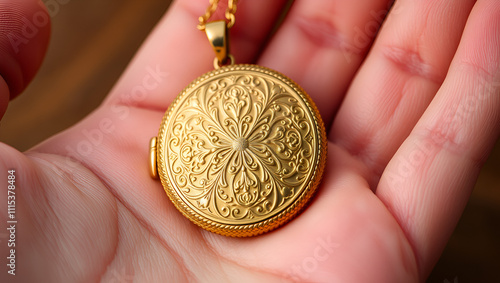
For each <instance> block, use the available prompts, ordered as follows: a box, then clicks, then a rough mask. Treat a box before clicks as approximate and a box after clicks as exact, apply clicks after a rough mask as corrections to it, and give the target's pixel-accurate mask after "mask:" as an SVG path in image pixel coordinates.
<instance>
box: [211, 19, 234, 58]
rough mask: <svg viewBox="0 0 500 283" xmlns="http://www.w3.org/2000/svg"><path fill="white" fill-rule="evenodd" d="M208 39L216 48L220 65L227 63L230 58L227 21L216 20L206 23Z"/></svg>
mask: <svg viewBox="0 0 500 283" xmlns="http://www.w3.org/2000/svg"><path fill="white" fill-rule="evenodd" d="M205 33H206V34H207V37H208V41H210V44H211V45H212V48H213V49H214V52H215V56H216V57H217V60H218V61H219V62H218V65H224V64H226V62H227V60H228V58H229V56H230V55H229V33H228V28H227V23H226V21H215V22H210V23H207V24H206V25H205Z"/></svg>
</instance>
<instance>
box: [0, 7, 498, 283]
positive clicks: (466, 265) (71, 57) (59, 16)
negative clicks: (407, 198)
mask: <svg viewBox="0 0 500 283" xmlns="http://www.w3.org/2000/svg"><path fill="white" fill-rule="evenodd" d="M169 2H170V1H169V0H148V1H138V0H106V1H102V0H86V1H76V0H74V1H68V3H67V4H64V5H61V7H60V11H59V12H58V13H55V15H54V16H53V18H52V21H53V28H52V29H53V36H52V42H51V46H50V49H49V52H48V55H47V58H46V60H45V63H44V65H43V67H42V69H41V71H40V73H39V74H38V76H37V78H36V79H35V81H34V82H33V83H32V84H31V85H30V87H29V88H28V90H27V91H26V92H25V93H24V94H23V95H22V96H20V97H19V98H17V99H16V100H15V101H14V102H12V103H11V104H10V105H9V109H8V111H7V114H6V116H5V118H4V119H3V120H2V123H1V124H0V140H1V141H2V142H5V143H7V144H10V145H12V146H14V147H16V148H18V149H20V150H26V149H28V148H30V147H32V146H33V145H35V144H37V143H38V142H40V141H42V140H44V139H45V138H47V137H49V136H51V135H53V134H55V133H57V132H59V131H61V130H63V129H65V128H67V127H69V126H71V125H73V124H74V123H76V122H77V121H79V120H80V119H81V118H82V117H84V116H85V115H87V114H88V113H89V112H90V111H92V110H93V109H94V108H95V107H96V106H97V105H98V104H99V103H100V102H101V101H102V100H103V98H104V97H105V95H106V94H107V92H108V91H109V90H110V89H111V87H112V86H113V84H114V83H115V81H116V80H117V79H118V77H119V75H120V74H121V72H122V71H123V70H124V68H125V67H126V66H127V64H128V62H129V60H130V59H131V58H132V56H133V55H134V53H135V52H136V50H137V48H138V47H139V46H140V44H141V43H142V41H143V40H144V39H145V37H146V36H147V35H148V33H149V32H150V31H151V29H152V28H153V27H154V25H155V24H156V22H157V21H158V20H159V19H160V17H161V16H162V15H163V13H164V12H165V10H166V9H167V7H168V5H169ZM207 2H208V0H207ZM499 173H500V143H497V146H496V149H495V151H494V154H493V156H492V157H491V158H490V159H489V161H488V162H487V164H486V166H485V168H484V169H483V170H482V172H481V176H480V178H479V180H478V183H477V186H476V189H475V191H474V193H473V195H472V198H471V201H470V202H469V204H468V206H467V208H466V210H465V213H464V215H463V217H462V219H461V221H460V223H459V225H458V227H457V229H456V230H455V233H454V234H453V236H452V238H451V240H450V242H449V244H448V246H447V247H446V250H445V251H444V254H443V256H442V257H441V259H440V261H439V263H438V264H437V266H436V268H435V269H434V271H433V273H432V274H431V276H430V278H429V282H450V283H455V282H460V283H462V282H500V275H499V274H498V268H499V267H500V174H499Z"/></svg>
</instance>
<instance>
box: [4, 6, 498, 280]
mask: <svg viewBox="0 0 500 283" xmlns="http://www.w3.org/2000/svg"><path fill="white" fill-rule="evenodd" d="M3 2H4V3H7V2H9V1H7V0H2V1H0V3H3ZM26 2H30V1H26ZM33 2H35V1H33ZM207 2H208V1H206V0H196V1H184V0H179V1H177V2H176V3H174V4H173V5H172V7H171V8H170V10H169V12H168V13H167V15H166V16H165V17H164V19H163V20H162V21H161V22H160V23H159V24H158V26H157V28H156V29H155V31H154V32H153V33H152V35H151V36H150V38H149V39H148V40H147V42H146V43H145V45H144V46H143V48H142V49H141V50H140V51H139V53H138V54H137V56H136V58H135V59H134V60H133V62H132V63H131V65H130V66H129V68H128V69H127V71H126V72H125V73H124V75H123V77H122V79H121V80H120V81H119V82H118V84H117V85H116V87H115V88H114V90H113V91H112V92H111V93H110V95H109V96H108V98H107V100H106V101H105V102H104V103H103V104H102V106H101V107H99V108H98V109H97V110H96V111H95V112H93V113H92V114H91V115H89V117H87V118H86V119H85V120H83V121H82V122H81V123H79V124H77V125H76V126H74V127H72V128H71V129H69V130H67V131H65V132H63V133H61V134H59V135H57V136H55V137H53V138H51V139H49V140H48V141H46V142H44V143H42V144H40V145H39V146H37V147H35V148H33V149H31V150H30V151H28V152H26V153H20V152H18V151H16V150H15V149H13V148H10V147H8V146H6V145H3V144H0V156H1V159H0V170H1V171H0V176H3V177H2V180H6V179H7V171H8V170H10V169H14V170H15V171H16V173H15V174H16V179H17V184H18V189H17V198H16V201H17V202H16V203H17V206H16V207H17V211H16V217H17V219H19V223H18V225H17V231H16V233H17V234H16V235H17V238H16V239H17V243H18V246H17V250H16V257H17V259H18V265H17V270H16V273H17V275H16V276H15V277H13V276H10V275H8V274H7V273H6V272H3V273H2V274H1V275H0V276H1V277H0V278H2V280H1V281H2V282H14V281H16V280H17V282H92V281H99V280H102V281H104V282H119V281H122V282H123V281H125V282H127V281H128V282H131V281H134V282H179V281H202V282H224V281H234V282H257V281H261V282H274V281H278V282H281V281H286V280H291V281H293V280H295V281H310V282H414V281H422V280H425V278H426V276H427V275H428V273H429V272H430V270H431V269H432V267H433V265H434V264H435V262H436V261H437V259H438V258H439V255H440V253H441V251H442V249H443V248H444V245H445V244H446V241H447V239H448V237H449V235H450V234H451V232H452V230H453V228H454V226H455V224H456V222H457V221H458V218H459V216H460V214H461V212H462V210H463V208H464V206H465V204H466V202H467V199H468V197H469V194H470V192H471V190H472V187H473V185H474V182H475V178H476V177H477V174H478V172H479V169H480V167H481V164H482V162H483V161H484V160H485V158H486V157H487V156H488V153H489V152H490V150H491V147H492V146H493V144H494V142H495V140H496V138H497V137H498V135H499V131H500V130H499V129H500V95H499V94H500V92H499V90H500V83H499V82H500V69H499V66H500V47H499V46H500V44H499V42H500V20H499V19H500V3H499V2H498V1H496V0H479V1H472V0H464V1H444V0H437V1H404V0H402V1H398V2H397V3H396V4H395V6H394V7H393V8H392V11H391V12H390V13H389V16H388V18H387V19H386V20H385V22H384V24H383V26H382V28H381V29H380V31H378V28H379V27H380V25H381V24H382V21H383V19H384V17H385V12H387V10H388V8H389V7H390V4H389V2H390V1H384V0H357V1H335V0H317V1H305V0H300V1H295V3H294V5H293V7H292V9H291V11H290V13H289V15H288V16H287V18H286V20H285V21H284V23H283V25H282V26H281V27H280V29H279V30H278V32H277V33H276V34H275V35H274V36H273V37H272V38H271V39H269V40H266V39H268V34H269V33H270V31H271V29H272V27H273V25H274V24H275V22H276V21H277V18H278V15H279V13H280V11H281V10H282V9H283V8H284V7H285V2H286V1H282V0H273V1H265V0H258V1H241V3H240V5H239V7H238V12H237V20H236V22H237V23H236V26H235V27H233V28H232V29H231V37H232V38H231V40H232V42H231V45H232V50H233V51H234V52H233V54H234V56H235V57H236V61H237V62H239V63H252V62H255V63H257V64H260V65H263V66H266V67H270V68H273V69H275V70H278V71H280V72H282V73H284V74H286V75H287V76H289V77H291V78H292V79H294V80H296V81H297V82H298V83H299V84H300V85H302V87H303V88H304V89H305V90H306V91H307V92H308V93H309V94H310V95H311V97H312V98H313V100H314V101H315V102H316V104H317V106H318V108H319V109H320V112H321V115H322V117H323V120H324V121H325V124H326V125H327V131H328V136H329V144H328V159H327V167H326V171H325V175H324V179H323V182H322V184H321V186H320V188H319V190H318V193H317V195H316V197H315V198H314V199H313V201H312V203H311V204H310V206H309V207H308V208H307V209H306V210H305V211H304V212H303V213H302V214H300V215H299V216H298V217H297V218H296V219H295V220H293V221H292V222H290V223H289V224H287V225H285V226H284V227H282V228H280V229H278V230H275V231H273V232H270V233H268V234H265V235H262V236H258V237H253V238H243V239H239V238H228V237H224V236H220V235H216V234H212V233H210V232H207V231H204V230H202V229H200V228H198V227H197V226H195V225H194V224H192V223H191V222H189V220H187V219H186V218H184V217H183V216H182V215H181V214H180V213H179V212H178V211H177V210H176V209H175V208H174V206H173V205H172V204H171V202H170V201H169V200H168V198H167V196H166V194H165V193H164V191H163V189H162V186H161V184H160V182H159V181H156V180H152V179H151V178H150V177H149V173H148V168H147V159H148V141H149V139H150V138H151V137H152V136H155V135H156V134H157V130H158V127H159V125H160V122H161V119H162V116H163V114H164V112H165V110H166V108H167V107H168V105H169V104H170V102H171V101H172V100H173V99H174V97H175V96H176V95H177V94H178V93H179V92H180V91H181V90H182V89H183V88H184V87H185V86H186V85H187V84H188V83H189V82H190V81H191V80H193V79H194V78H196V77H198V76H199V75H201V74H202V73H204V72H207V71H209V70H210V69H211V65H212V60H213V57H214V55H213V53H212V51H211V48H210V47H209V45H208V42H207V40H206V38H205V35H204V34H203V33H201V32H199V31H198V30H197V29H196V24H197V17H198V16H199V15H201V14H203V12H204V10H205V8H206V6H207ZM2 5H4V4H1V5H0V8H1V9H8V7H7V6H6V5H4V6H2ZM23 5H25V6H26V7H24V8H25V10H24V11H26V13H34V11H36V9H35V8H30V7H31V6H29V3H27V4H23ZM21 6H22V5H21ZM19 10H20V11H23V9H19ZM14 14H15V13H14ZM18 16H20V15H18ZM15 23H16V21H12V22H8V21H7V22H0V24H1V25H8V24H15ZM12 30H15V29H12ZM377 31H378V33H377ZM0 35H2V33H0ZM2 36H3V35H2ZM375 36H376V38H375ZM45 39H46V32H45V33H44V32H43V31H41V32H40V34H39V35H37V37H36V38H34V39H33V40H32V41H31V42H30V43H29V44H28V45H27V46H26V47H25V49H24V50H25V51H24V52H31V53H33V54H41V53H42V52H40V50H43V48H45V44H44V43H45ZM1 41H2V42H8V40H7V41H6V39H4V38H2V39H1ZM0 43H1V42H0ZM9 50H10V49H6V48H3V49H2V48H0V51H1V52H2V54H3V53H5V54H3V56H6V57H7V58H13V60H11V61H12V64H9V63H7V64H0V67H1V68H0V71H1V72H2V77H3V79H4V80H5V81H6V82H7V84H5V83H4V81H2V80H0V91H1V92H0V97H1V99H0V102H2V101H5V100H6V98H8V97H9V93H10V96H11V97H12V96H14V94H16V92H19V91H20V89H21V88H22V87H20V86H19V85H22V83H18V80H16V75H15V74H16V72H18V69H19V68H17V67H19V66H21V68H22V67H24V71H25V72H24V73H23V72H21V73H22V74H21V75H20V77H19V78H20V80H21V81H22V80H23V78H24V81H25V83H26V78H27V77H30V74H32V73H33V72H34V70H35V69H36V67H37V65H38V61H39V60H38V59H37V58H32V57H33V56H31V57H29V58H31V61H29V62H26V61H27V59H26V56H24V57H23V56H21V55H23V53H22V52H21V53H19V54H18V53H16V52H13V51H9ZM35 51H36V52H35ZM31 53H30V54H31ZM20 54H21V55H20ZM9 56H10V57H9ZM40 56H41V55H40ZM35 57H36V55H35ZM40 58H41V57H40ZM11 61H9V62H11ZM16 61H18V62H19V63H13V62H16ZM16 64H17V65H16ZM14 66H15V67H14ZM23 75H24V77H23ZM7 85H8V86H7ZM5 106H6V102H2V107H5ZM6 196H7V193H6V192H4V193H2V198H5V199H4V200H0V201H2V207H4V208H5V204H6ZM4 208H2V211H3V214H2V217H3V220H2V223H6V217H7V215H6V214H5V212H6V211H7V209H6V208H5V209H4ZM1 249H2V253H3V254H7V247H6V246H5V245H3V244H2V247H1ZM6 280H7V281H6Z"/></svg>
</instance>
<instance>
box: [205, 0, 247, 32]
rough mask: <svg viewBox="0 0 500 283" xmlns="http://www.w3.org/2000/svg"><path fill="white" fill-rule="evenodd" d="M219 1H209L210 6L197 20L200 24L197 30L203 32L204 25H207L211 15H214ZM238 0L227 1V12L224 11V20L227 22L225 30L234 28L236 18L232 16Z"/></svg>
mask: <svg viewBox="0 0 500 283" xmlns="http://www.w3.org/2000/svg"><path fill="white" fill-rule="evenodd" d="M219 2H220V0H210V6H208V8H207V11H206V12H205V14H204V15H203V16H201V17H200V18H199V21H200V23H199V24H198V29H199V30H202V31H203V30H205V25H206V24H207V22H208V20H209V19H210V17H212V15H213V14H214V13H215V11H216V10H217V6H218V5H219ZM237 2H238V0H228V5H227V10H226V19H227V20H228V21H229V22H228V23H227V28H231V27H232V26H234V22H235V21H236V18H235V16H234V14H235V13H236V4H237Z"/></svg>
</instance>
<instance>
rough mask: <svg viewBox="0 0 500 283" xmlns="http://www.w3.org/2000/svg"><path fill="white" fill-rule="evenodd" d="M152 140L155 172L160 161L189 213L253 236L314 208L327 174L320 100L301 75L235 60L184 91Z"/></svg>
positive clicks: (212, 226)
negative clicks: (304, 87)
mask: <svg viewBox="0 0 500 283" xmlns="http://www.w3.org/2000/svg"><path fill="white" fill-rule="evenodd" d="M152 147H153V151H152V152H153V153H152V159H153V161H152V167H153V174H154V173H155V170H156V168H157V170H158V171H157V173H158V175H159V176H160V179H161V182H162V184H163V187H164V189H165V192H166V193H167V195H168V196H169V198H170V199H171V200H172V202H173V203H174V205H175V206H176V207H177V209H178V210H179V211H180V212H182V214H184V215H185V216H186V217H187V218H189V219H190V220H191V221H192V222H194V223H195V224H197V225H199V226H200V227H202V228H204V229H206V230H209V231H212V232H215V233H218V234H222V235H226V236H234V237H245V236H254V235H259V234H262V233H265V232H267V231H270V230H272V229H275V228H277V227H279V226H280V225H283V224H284V223H286V222H288V221H289V220H291V219H292V218H293V217H295V216H296V215H297V214H298V213H299V212H300V211H301V209H302V208H304V207H305V205H306V204H307V202H308V201H309V200H310V199H311V197H312V196H313V193H314V191H315V190H316V188H317V187H318V185H319V183H320V181H321V176H322V174H323V169H324V166H325V161H326V151H327V142H326V134H325V128H324V125H323V122H322V120H321V117H320V115H319V112H318V110H317V109H316V106H315V105H314V103H313V102H312V100H311V98H310V97H309V96H308V95H307V94H306V93H305V92H304V91H303V90H302V89H301V88H300V87H299V86H298V85H297V84H296V83H295V82H293V81H292V80H291V79H289V78H287V77H285V76H284V75H282V74H280V73H278V72H276V71H273V70H270V69H267V68H264V67H260V66H256V65H230V66H226V67H222V68H220V69H217V70H214V71H212V72H209V73H207V74H205V75H202V76H201V77H199V78H198V79H196V80H195V81H194V82H192V83H191V84H190V85H189V86H188V87H187V88H186V89H184V90H183V91H182V93H181V94H180V95H179V96H178V97H177V98H176V99H175V101H174V102H173V103H172V104H171V105H170V107H169V109H168V110H167V112H166V113H165V116H164V118H163V122H162V124H161V127H160V131H159V134H158V138H157V140H156V139H155V140H154V141H153V145H152ZM155 159H156V160H155ZM155 163H157V165H156V164H155Z"/></svg>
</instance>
